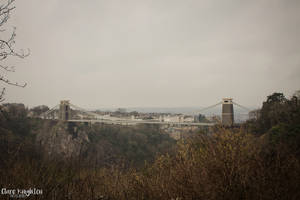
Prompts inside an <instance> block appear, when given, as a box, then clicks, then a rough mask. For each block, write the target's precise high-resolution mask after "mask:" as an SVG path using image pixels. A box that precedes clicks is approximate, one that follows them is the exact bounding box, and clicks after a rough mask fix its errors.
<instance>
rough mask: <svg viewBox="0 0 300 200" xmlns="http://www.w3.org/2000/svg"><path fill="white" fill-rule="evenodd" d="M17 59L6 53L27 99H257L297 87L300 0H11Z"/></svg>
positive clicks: (90, 103)
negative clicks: (23, 53) (21, 54)
mask: <svg viewBox="0 0 300 200" xmlns="http://www.w3.org/2000/svg"><path fill="white" fill-rule="evenodd" d="M15 4H16V10H15V11H14V13H13V14H12V16H11V19H10V22H9V24H7V25H10V26H12V25H13V26H16V27H17V38H16V43H17V46H16V47H18V48H30V50H31V55H30V56H29V57H27V58H26V59H24V60H20V59H15V58H14V59H10V60H9V62H10V63H11V64H13V65H16V66H17V68H16V70H17V71H16V73H14V74H10V76H9V77H10V78H11V79H13V80H17V81H19V82H21V81H24V82H27V83H28V86H27V87H26V88H24V89H21V88H16V87H7V94H6V99H7V100H6V101H8V102H23V103H25V104H26V105H28V106H30V107H31V106H35V105H40V104H46V105H49V106H54V105H56V104H57V103H58V102H59V100H62V99H70V100H71V101H72V102H73V103H74V104H76V105H78V106H81V107H84V108H101V107H137V106H149V107H152V106H159V107H169V106H170V107H174V106H175V107H176V106H199V107H201V106H207V105H211V104H214V103H216V102H218V101H220V100H221V98H222V97H233V98H234V100H235V101H236V102H238V103H240V104H242V105H245V106H259V105H261V102H262V101H263V100H265V98H266V96H267V95H269V94H271V93H273V92H275V91H278V92H283V93H285V94H286V95H287V96H289V95H291V94H292V93H293V92H294V91H295V90H298V89H300V1H299V0H251V1H250V0H249V1H245V0H207V1H201V0H157V1H156V0H147V1H146V0H128V1H125V0H118V1H114V0H63V1H62V0H60V1H59V0H48V1H41V0H26V1H21V0H17V2H16V3H15Z"/></svg>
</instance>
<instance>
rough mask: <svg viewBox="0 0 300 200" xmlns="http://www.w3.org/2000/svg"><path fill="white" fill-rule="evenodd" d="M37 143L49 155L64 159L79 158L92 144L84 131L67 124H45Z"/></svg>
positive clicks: (38, 135)
mask: <svg viewBox="0 0 300 200" xmlns="http://www.w3.org/2000/svg"><path fill="white" fill-rule="evenodd" d="M36 141H37V143H38V144H39V145H40V146H41V147H42V149H43V150H44V151H45V152H46V153H47V154H48V155H54V156H55V155H57V156H60V157H64V158H71V157H77V156H79V155H80V154H82V153H83V152H84V151H85V150H86V148H87V145H88V143H89V142H90V141H89V138H88V135H87V133H86V132H85V131H84V130H81V129H78V127H76V126H74V125H72V124H70V123H66V122H58V123H56V124H55V125H53V124H50V125H49V124H45V125H44V127H43V129H42V130H41V131H39V133H38V134H37V140H36Z"/></svg>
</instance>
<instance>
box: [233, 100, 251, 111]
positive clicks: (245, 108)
mask: <svg viewBox="0 0 300 200" xmlns="http://www.w3.org/2000/svg"><path fill="white" fill-rule="evenodd" d="M232 103H233V104H234V105H236V106H239V107H240V108H243V109H245V110H247V111H248V112H250V111H251V109H249V108H247V107H245V106H242V105H240V104H238V103H235V102H234V101H233V102H232Z"/></svg>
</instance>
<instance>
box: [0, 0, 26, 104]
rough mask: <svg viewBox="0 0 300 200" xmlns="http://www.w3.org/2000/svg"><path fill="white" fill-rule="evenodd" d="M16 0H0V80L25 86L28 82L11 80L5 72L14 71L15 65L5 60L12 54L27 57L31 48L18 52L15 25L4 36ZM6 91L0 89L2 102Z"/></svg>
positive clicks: (7, 83) (0, 100)
mask: <svg viewBox="0 0 300 200" xmlns="http://www.w3.org/2000/svg"><path fill="white" fill-rule="evenodd" d="M14 1H15V0H4V1H3V0H0V34H1V33H2V34H1V35H0V70H1V71H0V81H1V82H2V83H4V85H5V84H6V85H14V86H17V87H25V86H26V83H22V84H20V83H18V82H13V81H11V80H9V79H8V78H7V77H6V76H5V75H4V73H5V72H6V73H7V72H14V71H15V67H14V66H10V65H4V64H3V62H4V60H5V59H7V58H8V57H10V56H15V57H18V58H25V57H26V56H28V55H29V50H27V51H26V52H25V51H24V50H23V49H21V50H20V51H19V52H16V51H15V49H14V44H15V37H16V28H15V27H13V30H12V31H11V33H10V34H9V35H10V36H9V37H8V38H4V37H5V34H4V33H6V34H7V30H6V28H5V27H4V26H5V24H6V22H7V21H8V19H9V18H10V14H11V12H12V11H13V10H14V9H15V6H14V5H13V4H14ZM4 93H5V87H3V88H2V90H1V91H0V102H2V101H4Z"/></svg>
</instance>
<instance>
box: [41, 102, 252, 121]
mask: <svg viewBox="0 0 300 200" xmlns="http://www.w3.org/2000/svg"><path fill="white" fill-rule="evenodd" d="M220 104H222V119H221V121H220V123H221V124H222V125H226V126H232V125H233V124H234V110H233V104H234V105H237V106H239V107H241V108H243V109H245V110H248V111H250V110H249V109H247V108H245V107H244V106H241V105H239V104H237V103H235V102H233V101H232V98H223V100H222V101H221V102H219V103H217V104H215V105H212V106H208V107H206V108H203V109H201V110H200V111H198V112H197V115H199V114H201V112H203V111H204V110H207V109H210V108H213V107H215V106H218V105H220ZM75 111H77V112H80V113H84V114H85V115H86V116H88V117H86V116H84V117H83V116H82V114H81V118H80V117H79V118H78V116H76V117H72V112H75ZM54 113H56V116H58V119H59V120H61V121H68V122H89V123H107V124H122V125H135V124H161V125H183V126H213V125H215V123H201V122H192V121H189V122H186V121H177V122H173V121H166V120H158V119H156V120H147V119H128V118H122V117H114V116H110V115H100V114H98V113H95V112H90V111H87V110H85V109H83V108H80V107H78V106H76V105H73V104H71V103H70V101H68V100H63V101H61V102H60V104H58V105H56V106H54V107H53V108H52V109H50V110H48V111H47V112H45V113H43V114H42V115H41V116H40V117H41V118H44V119H55V117H54ZM56 119H57V118H56Z"/></svg>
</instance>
